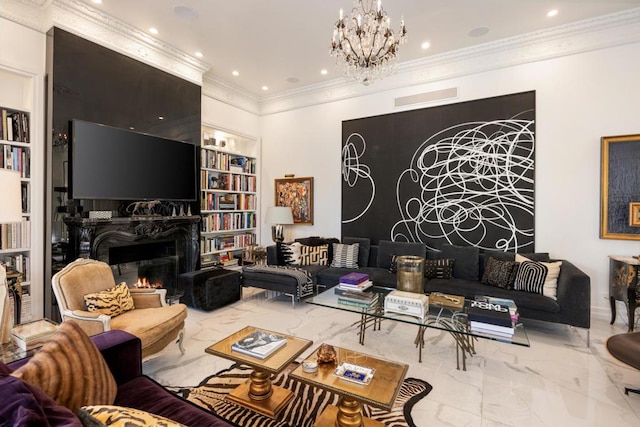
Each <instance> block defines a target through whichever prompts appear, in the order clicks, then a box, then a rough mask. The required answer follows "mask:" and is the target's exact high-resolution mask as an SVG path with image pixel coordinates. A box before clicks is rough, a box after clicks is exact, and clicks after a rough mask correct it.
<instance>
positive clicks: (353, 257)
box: [331, 243, 360, 268]
mask: <svg viewBox="0 0 640 427" xmlns="http://www.w3.org/2000/svg"><path fill="white" fill-rule="evenodd" d="M359 250H360V244H359V243H353V244H350V245H347V244H343V243H334V244H333V260H332V261H331V267H334V268H358V253H359Z"/></svg>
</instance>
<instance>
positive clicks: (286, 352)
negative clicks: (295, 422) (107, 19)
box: [205, 326, 313, 418]
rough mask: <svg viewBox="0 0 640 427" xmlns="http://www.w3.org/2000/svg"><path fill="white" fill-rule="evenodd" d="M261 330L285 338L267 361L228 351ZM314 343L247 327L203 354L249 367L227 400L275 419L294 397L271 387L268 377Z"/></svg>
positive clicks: (286, 391)
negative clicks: (243, 378) (247, 376)
mask: <svg viewBox="0 0 640 427" xmlns="http://www.w3.org/2000/svg"><path fill="white" fill-rule="evenodd" d="M256 330H260V331H265V332H268V333H273V334H277V335H284V336H286V337H287V343H286V344H285V345H284V346H283V347H281V348H279V349H278V350H277V351H275V352H274V353H273V354H271V355H270V356H269V357H267V358H266V359H258V358H255V357H252V356H247V355H244V354H242V353H237V352H235V351H232V350H231V345H232V344H234V343H236V342H238V341H239V340H241V339H242V338H244V337H246V336H247V335H249V334H250V333H251V332H253V331H256ZM312 343H313V341H310V340H305V339H302V338H296V337H294V336H291V335H286V334H282V333H280V332H274V331H269V330H266V329H262V328H255V327H253V326H247V327H245V328H243V329H241V330H239V331H238V332H236V333H234V334H232V335H229V336H228V337H226V338H224V339H223V340H221V341H218V342H217V343H215V344H213V345H212V346H210V347H207V348H206V349H205V352H207V353H209V354H213V355H215V356H220V357H223V358H225V359H229V360H233V361H234V362H238V363H241V364H243V365H248V366H251V367H252V368H253V369H254V371H253V372H252V373H251V376H250V377H249V380H248V381H247V382H245V383H244V384H241V385H239V386H238V387H236V388H235V389H234V390H233V391H232V392H231V393H230V394H229V395H228V396H227V399H229V400H230V401H232V402H235V403H237V404H239V405H242V406H245V407H247V408H249V409H251V410H254V411H256V412H260V413H261V414H264V415H267V416H269V417H272V418H275V417H276V415H277V414H278V412H280V411H281V410H282V408H284V407H285V405H286V404H287V403H289V400H291V398H292V397H293V393H292V392H291V391H289V390H286V389H284V388H281V387H277V386H274V385H272V384H271V376H272V375H277V374H279V373H280V372H282V370H283V369H284V368H286V367H287V366H288V365H289V364H291V362H293V361H294V360H295V359H296V358H297V357H298V356H300V354H301V353H302V352H303V351H305V350H306V349H307V348H309V347H310V346H311V344H312Z"/></svg>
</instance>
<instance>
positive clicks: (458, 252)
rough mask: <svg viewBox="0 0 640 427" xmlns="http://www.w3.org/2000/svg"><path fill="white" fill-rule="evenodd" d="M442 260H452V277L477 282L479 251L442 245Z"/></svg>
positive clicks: (466, 247)
mask: <svg viewBox="0 0 640 427" xmlns="http://www.w3.org/2000/svg"><path fill="white" fill-rule="evenodd" d="M442 258H445V259H447V258H448V259H453V260H454V263H453V277H455V278H457V279H465V280H478V274H479V272H480V250H479V249H478V248H475V247H473V246H457V245H450V244H448V243H445V244H444V245H442Z"/></svg>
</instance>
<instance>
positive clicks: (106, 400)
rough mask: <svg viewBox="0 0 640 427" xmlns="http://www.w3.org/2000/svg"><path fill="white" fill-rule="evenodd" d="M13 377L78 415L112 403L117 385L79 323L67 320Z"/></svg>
mask: <svg viewBox="0 0 640 427" xmlns="http://www.w3.org/2000/svg"><path fill="white" fill-rule="evenodd" d="M11 375H13V376H15V377H17V378H21V379H23V380H24V381H26V382H28V383H29V384H31V385H34V386H36V387H38V388H40V389H41V390H42V391H44V392H45V393H46V394H47V395H49V397H51V398H52V399H53V400H55V401H56V402H57V403H58V404H60V405H62V406H64V407H66V408H69V409H70V410H71V411H72V412H73V413H77V412H78V409H80V407H82V406H85V405H102V404H108V405H110V404H112V403H113V402H114V401H115V398H116V392H117V385H116V380H115V379H114V378H113V375H112V374H111V371H110V370H109V367H108V366H107V363H106V362H105V361H104V358H103V357H102V354H100V351H99V350H98V348H97V347H96V346H95V344H93V342H92V341H91V339H90V338H89V336H88V335H87V334H86V333H85V332H84V331H83V330H82V328H80V325H78V323H77V322H75V321H73V320H67V321H66V322H63V323H62V324H61V325H60V326H58V329H57V330H56V332H55V333H54V334H53V335H52V336H51V338H49V340H47V342H45V343H44V345H43V346H42V348H41V349H40V350H38V352H37V353H36V354H35V355H34V356H33V357H32V358H31V359H29V361H28V362H27V363H26V364H25V365H23V366H21V367H19V368H18V369H16V370H15V371H14V372H13V373H12V374H11Z"/></svg>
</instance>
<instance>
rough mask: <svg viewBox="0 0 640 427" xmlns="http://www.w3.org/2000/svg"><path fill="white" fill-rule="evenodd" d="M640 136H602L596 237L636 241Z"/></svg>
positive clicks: (638, 233)
mask: <svg viewBox="0 0 640 427" xmlns="http://www.w3.org/2000/svg"><path fill="white" fill-rule="evenodd" d="M638 164H640V134H637V135H619V136H605V137H602V164H601V168H600V171H601V174H602V175H601V180H600V183H601V184H600V201H601V202H600V203H601V207H600V238H602V239H619V240H640V202H638V201H640V174H638V173H637V171H638Z"/></svg>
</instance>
